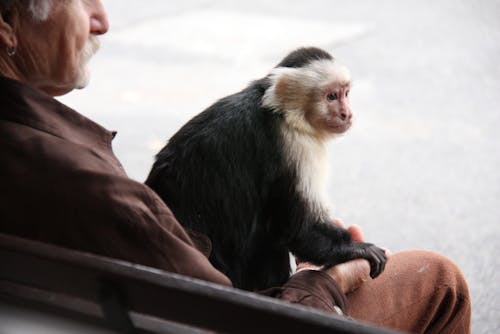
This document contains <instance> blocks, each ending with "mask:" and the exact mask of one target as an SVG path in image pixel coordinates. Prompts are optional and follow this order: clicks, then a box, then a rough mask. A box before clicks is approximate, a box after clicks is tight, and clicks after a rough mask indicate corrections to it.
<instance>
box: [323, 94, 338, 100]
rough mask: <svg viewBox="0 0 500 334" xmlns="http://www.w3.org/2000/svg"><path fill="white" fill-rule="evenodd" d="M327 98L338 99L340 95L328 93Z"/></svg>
mask: <svg viewBox="0 0 500 334" xmlns="http://www.w3.org/2000/svg"><path fill="white" fill-rule="evenodd" d="M326 99H327V100H328V101H335V100H337V99H338V96H337V93H328V95H327V96H326Z"/></svg>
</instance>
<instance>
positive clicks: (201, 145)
mask: <svg viewBox="0 0 500 334" xmlns="http://www.w3.org/2000/svg"><path fill="white" fill-rule="evenodd" d="M317 59H332V57H331V56H330V55H329V54H328V53H326V52H325V51H323V50H320V49H316V48H308V49H305V48H303V49H299V50H297V51H295V52H293V53H291V54H290V55H288V56H287V57H286V58H285V59H283V61H282V62H281V63H280V64H279V65H278V66H281V67H303V66H304V65H307V64H308V63H310V62H311V61H313V60H317ZM269 86H270V81H269V79H268V78H267V77H266V78H263V79H261V80H258V81H255V82H253V83H252V84H251V85H249V86H248V87H247V88H246V89H244V90H242V91H241V92H239V93H236V94H234V95H231V96H228V97H225V98H223V99H221V100H219V101H218V102H216V103H215V104H214V105H212V106H211V107H209V108H208V109H206V110H205V111H203V112H202V113H201V114H199V115H198V116H196V117H194V118H193V119H192V120H190V121H189V122H188V123H187V124H185V125H184V126H183V127H182V128H181V129H180V130H179V131H178V132H177V133H176V134H175V135H174V136H173V137H172V138H171V139H170V140H169V142H168V144H167V145H166V146H165V147H164V148H163V149H162V150H161V151H160V152H159V153H158V155H157V160H156V162H155V163H154V165H153V168H152V170H151V172H150V174H149V176H148V179H147V180H146V184H148V185H149V186H150V187H151V188H153V189H154V190H155V191H156V192H157V193H158V194H159V195H160V197H161V198H162V199H163V200H164V201H165V203H166V204H167V205H168V206H169V207H170V208H171V210H172V211H173V213H174V214H175V216H176V217H177V219H178V220H179V222H180V223H181V224H182V225H183V226H185V227H186V228H187V229H191V230H194V231H197V232H201V233H203V234H205V235H207V236H208V237H209V238H210V240H211V241H212V254H211V255H210V261H211V262H212V263H213V265H214V266H215V267H216V268H218V269H219V270H221V271H222V272H224V273H225V274H226V275H227V276H228V277H229V278H230V279H231V281H232V282H233V284H234V286H236V287H239V288H243V289H247V290H259V289H264V288H268V287H271V286H277V285H281V284H283V283H284V282H285V281H286V280H287V278H288V276H289V274H290V263H289V251H291V252H293V253H294V254H295V255H296V256H297V257H299V258H300V259H302V260H304V261H310V262H312V263H316V264H325V265H335V264H338V263H341V262H345V261H348V260H350V259H354V258H366V259H368V260H369V261H370V263H371V268H372V270H371V275H372V276H373V277H374V276H377V275H378V274H379V273H380V272H382V270H383V268H384V265H385V255H384V253H383V251H382V250H381V249H380V248H378V247H375V246H373V245H371V244H366V243H355V242H352V241H351V238H350V235H349V233H348V232H347V231H345V230H344V229H341V228H339V227H336V226H335V225H333V224H332V222H331V218H330V217H328V216H327V215H326V213H322V214H318V213H317V212H315V211H314V210H313V208H312V205H311V204H310V201H308V200H307V199H305V198H303V195H302V194H300V193H299V192H298V191H297V189H296V184H297V177H298V175H297V172H296V171H295V170H292V168H290V167H288V164H287V163H286V158H287V157H285V156H284V152H283V138H282V136H281V135H280V127H281V126H282V124H283V123H282V122H283V116H282V115H280V114H278V113H276V112H274V111H272V110H270V109H267V108H263V107H261V101H262V97H263V95H264V93H265V91H266V89H267V88H269Z"/></svg>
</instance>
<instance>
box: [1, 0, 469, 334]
mask: <svg viewBox="0 0 500 334" xmlns="http://www.w3.org/2000/svg"><path fill="white" fill-rule="evenodd" d="M107 30H108V21H107V17H106V13H105V11H104V8H103V5H102V4H101V2H100V1H99V0H1V2H0V159H1V162H0V184H1V192H0V232H1V233H8V234H12V235H17V236H21V237H25V238H31V239H36V240H40V241H43V242H48V243H53V244H57V245H60V246H64V247H68V248H74V249H78V250H83V251H88V252H93V253H97V254H101V255H106V256H110V257H115V258H119V259H124V260H128V261H131V262H136V263H141V264H143V265H148V266H151V267H156V268H160V269H163V270H166V271H171V272H176V273H179V274H183V275H187V276H191V277H196V278H199V279H203V280H207V281H211V282H214V283H218V284H223V285H231V282H230V281H229V280H228V278H227V277H226V276H225V275H223V274H222V273H221V272H219V271H217V270H216V269H215V268H214V267H213V266H212V265H211V264H210V262H209V261H208V259H207V256H208V253H207V252H209V247H206V246H207V244H208V243H209V241H208V240H207V238H206V237H204V236H200V235H196V236H194V235H188V234H187V233H186V232H185V231H184V230H183V228H182V227H181V226H180V225H179V223H178V222H177V221H176V220H175V217H173V215H172V213H171V212H170V210H169V209H168V207H167V206H165V204H164V203H163V202H162V201H161V200H160V199H159V198H158V197H157V196H156V194H155V193H154V192H153V191H151V190H150V189H149V188H148V187H147V186H145V185H143V184H141V183H138V182H135V181H133V180H131V179H129V178H128V177H127V176H126V174H125V172H124V170H123V168H122V166H121V164H120V163H119V161H118V160H117V159H116V157H115V156H114V154H113V152H112V149H111V141H112V139H113V136H114V134H113V133H112V132H110V131H107V130H106V129H104V128H103V127H101V126H100V125H98V124H96V123H94V122H92V121H91V120H89V119H87V118H85V117H84V116H82V115H80V114H78V113H77V112H76V111H74V110H72V109H70V108H68V107H67V106H65V105H63V104H61V103H59V102H58V101H56V100H55V99H54V98H53V97H54V96H57V95H62V94H65V93H68V92H70V91H72V90H73V89H75V88H82V87H84V86H85V85H86V84H87V81H88V79H89V72H88V70H87V65H86V64H87V62H88V60H89V58H90V57H91V56H92V55H93V54H94V53H95V51H96V50H97V48H98V45H99V44H98V40H97V36H98V35H101V34H104V33H106V31H107ZM337 223H340V222H337ZM350 231H351V234H352V235H353V238H354V239H355V240H362V238H363V237H362V234H361V230H360V229H359V228H358V227H351V229H350ZM422 268H425V270H423V271H422V270H421V269H422ZM299 269H300V270H299V272H298V273H296V274H295V275H293V276H291V277H290V279H289V281H288V282H287V283H286V284H285V285H284V286H283V287H275V288H274V289H271V290H269V291H271V292H268V293H269V294H271V295H272V296H273V297H276V298H281V299H284V300H288V301H290V302H295V303H301V304H304V305H308V306H312V307H317V308H320V309H323V310H327V311H332V312H335V313H340V314H342V313H343V314H349V315H350V316H352V317H354V318H357V319H360V320H364V321H369V322H373V323H376V324H378V325H382V326H390V327H393V328H397V329H401V330H405V331H412V332H433V333H437V332H442V333H459V332H460V333H464V332H469V330H470V311H471V309H470V300H469V294H468V288H467V285H466V283H465V280H464V278H463V276H462V274H461V272H460V270H459V269H458V268H457V267H456V266H455V265H454V264H453V263H451V262H450V261H449V260H448V259H446V258H444V257H442V256H440V255H437V254H433V253H430V252H424V251H411V252H402V253H397V254H394V255H392V257H391V259H390V261H389V262H388V265H387V267H386V270H385V272H384V273H383V274H382V275H381V276H380V277H378V278H377V279H375V280H371V279H370V278H369V266H368V263H367V262H366V261H365V260H355V261H351V262H348V263H344V264H341V265H338V266H335V267H333V268H330V269H328V270H325V271H322V270H319V269H318V268H312V267H311V266H308V265H307V264H303V263H302V264H299Z"/></svg>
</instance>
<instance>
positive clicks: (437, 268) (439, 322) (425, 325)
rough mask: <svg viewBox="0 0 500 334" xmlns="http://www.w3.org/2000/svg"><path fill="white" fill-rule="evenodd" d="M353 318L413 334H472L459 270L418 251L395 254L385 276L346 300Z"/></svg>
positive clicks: (468, 305) (468, 302)
mask: <svg viewBox="0 0 500 334" xmlns="http://www.w3.org/2000/svg"><path fill="white" fill-rule="evenodd" d="M347 298H348V300H349V304H350V310H351V311H350V313H351V314H350V315H351V317H352V318H354V319H357V320H360V321H365V322H371V323H375V324H377V325H379V326H384V327H390V328H394V329H398V330H401V331H404V332H411V333H470V322H471V303H470V297H469V290H468V287H467V283H466V282H465V279H464V277H463V274H462V272H461V271H460V269H459V268H458V267H457V266H456V265H455V264H454V263H453V262H451V261H450V260H449V259H447V258H445V257H443V256H441V255H438V254H435V253H432V252H428V251H422V250H412V251H405V252H401V253H396V254H393V255H392V257H391V258H390V260H389V262H388V263H387V266H386V268H385V271H384V272H383V273H382V274H381V275H380V276H379V277H378V278H376V279H374V280H373V281H369V282H366V283H364V284H363V286H362V287H361V288H359V289H358V290H356V291H354V292H352V293H350V294H348V295H347Z"/></svg>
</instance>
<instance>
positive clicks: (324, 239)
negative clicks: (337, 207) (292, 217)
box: [290, 222, 387, 278]
mask: <svg viewBox="0 0 500 334" xmlns="http://www.w3.org/2000/svg"><path fill="white" fill-rule="evenodd" d="M290 248H291V250H292V252H293V253H294V254H295V255H296V256H298V257H299V258H300V259H301V260H304V261H308V262H312V263H315V264H319V265H325V266H327V267H328V266H333V265H336V264H339V263H343V262H347V261H349V260H353V259H358V258H363V259H366V260H368V261H369V262H370V276H371V277H373V278H374V277H377V276H378V275H379V274H380V273H382V271H383V270H384V267H385V263H386V260H387V259H386V256H385V251H384V250H383V249H381V248H379V247H377V246H375V245H373V244H370V243H365V242H354V241H352V240H351V237H350V234H349V232H348V231H347V230H345V229H343V228H341V227H339V226H337V225H335V224H334V223H333V222H332V223H330V222H319V223H313V224H310V223H309V224H303V225H302V228H301V230H300V232H299V234H298V235H297V236H296V237H295V238H294V240H293V241H292V244H291V247H290Z"/></svg>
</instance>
